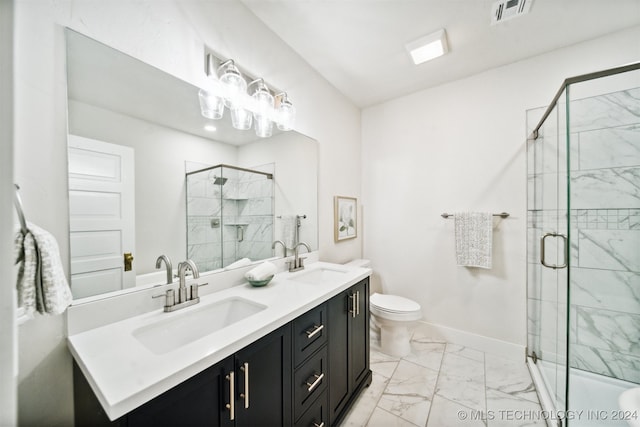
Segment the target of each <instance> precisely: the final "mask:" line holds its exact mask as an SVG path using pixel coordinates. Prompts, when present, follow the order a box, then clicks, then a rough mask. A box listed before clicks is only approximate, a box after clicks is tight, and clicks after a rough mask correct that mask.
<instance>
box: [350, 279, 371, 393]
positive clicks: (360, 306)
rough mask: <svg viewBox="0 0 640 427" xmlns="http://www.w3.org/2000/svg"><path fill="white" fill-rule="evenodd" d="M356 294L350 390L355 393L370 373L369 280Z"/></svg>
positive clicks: (351, 341) (359, 286) (352, 290)
mask: <svg viewBox="0 0 640 427" xmlns="http://www.w3.org/2000/svg"><path fill="white" fill-rule="evenodd" d="M354 293H355V304H356V316H355V317H350V318H349V321H350V326H351V327H350V329H349V335H350V336H349V341H350V344H351V347H350V362H351V364H350V367H351V370H350V372H349V377H350V378H349V379H350V380H351V384H350V389H351V390H352V391H353V390H354V389H355V387H356V386H357V385H358V384H360V382H361V381H362V380H363V379H364V377H365V376H366V375H367V374H368V372H369V279H366V280H364V281H362V282H360V283H358V284H357V285H355V286H354V287H353V288H351V294H354Z"/></svg>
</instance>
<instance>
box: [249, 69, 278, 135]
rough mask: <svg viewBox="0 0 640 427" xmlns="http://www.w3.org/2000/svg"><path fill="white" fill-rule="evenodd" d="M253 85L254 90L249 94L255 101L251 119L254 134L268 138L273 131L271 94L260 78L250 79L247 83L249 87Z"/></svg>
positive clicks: (272, 100)
mask: <svg viewBox="0 0 640 427" xmlns="http://www.w3.org/2000/svg"><path fill="white" fill-rule="evenodd" d="M253 85H255V86H256V90H255V92H253V95H251V96H252V97H253V100H254V101H255V109H254V111H253V120H254V127H255V130H256V135H257V136H259V137H262V138H268V137H270V136H271V134H272V133H273V121H272V119H273V113H274V110H273V102H274V99H273V95H271V92H269V89H268V88H267V85H266V84H264V80H263V79H261V78H260V79H256V80H254V81H252V82H251V83H249V88H251V86H253Z"/></svg>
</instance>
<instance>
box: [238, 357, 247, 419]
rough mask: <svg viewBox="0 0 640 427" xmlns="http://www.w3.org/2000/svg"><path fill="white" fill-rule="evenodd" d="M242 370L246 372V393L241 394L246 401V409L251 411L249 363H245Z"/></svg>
mask: <svg viewBox="0 0 640 427" xmlns="http://www.w3.org/2000/svg"><path fill="white" fill-rule="evenodd" d="M240 370H241V371H242V372H244V393H240V397H242V398H243V399H244V408H245V409H249V363H247V362H244V364H243V365H242V366H241V367H240Z"/></svg>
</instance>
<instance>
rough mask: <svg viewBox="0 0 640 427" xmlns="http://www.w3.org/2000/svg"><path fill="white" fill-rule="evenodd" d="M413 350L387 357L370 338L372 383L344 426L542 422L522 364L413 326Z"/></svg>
mask: <svg viewBox="0 0 640 427" xmlns="http://www.w3.org/2000/svg"><path fill="white" fill-rule="evenodd" d="M411 349H412V351H411V354H409V355H407V356H405V357H403V358H398V357H393V356H388V355H386V354H384V353H382V352H381V351H380V345H379V343H378V342H376V341H375V340H373V339H372V341H371V358H370V359H371V370H372V371H373V379H372V382H371V385H370V386H369V387H368V388H366V389H365V390H363V392H362V394H361V395H360V397H358V400H357V401H356V403H355V405H354V406H353V407H352V408H351V410H350V411H349V413H348V414H347V415H346V417H345V418H344V421H343V422H342V424H341V425H343V426H348V427H359V426H363V427H364V426H366V427H389V426H391V427H393V426H397V427H416V426H417V427H449V426H451V427H456V426H472V427H494V426H495V427H502V426H523V427H528V426H540V427H542V426H544V425H545V424H544V421H541V420H537V419H535V416H536V414H538V417H539V414H540V412H539V411H540V405H539V403H538V399H537V396H536V393H535V390H534V386H533V382H532V381H531V377H530V375H529V371H528V369H527V367H526V365H525V364H524V363H520V362H517V361H512V360H509V359H504V358H502V357H499V356H495V355H491V354H485V353H484V352H482V351H478V350H475V349H473V348H469V347H464V346H461V345H455V344H450V343H443V342H439V341H437V340H434V339H431V338H430V337H429V336H428V335H427V334H426V333H422V332H420V331H417V332H416V334H414V337H413V338H412V342H411Z"/></svg>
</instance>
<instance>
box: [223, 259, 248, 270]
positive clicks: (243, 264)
mask: <svg viewBox="0 0 640 427" xmlns="http://www.w3.org/2000/svg"><path fill="white" fill-rule="evenodd" d="M249 264H251V260H250V259H249V258H240V259H239V260H237V261H235V262H232V263H231V264H229V265H227V266H226V267H225V268H224V269H225V270H233V269H234V268H240V267H246V266H247V265H249Z"/></svg>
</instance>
